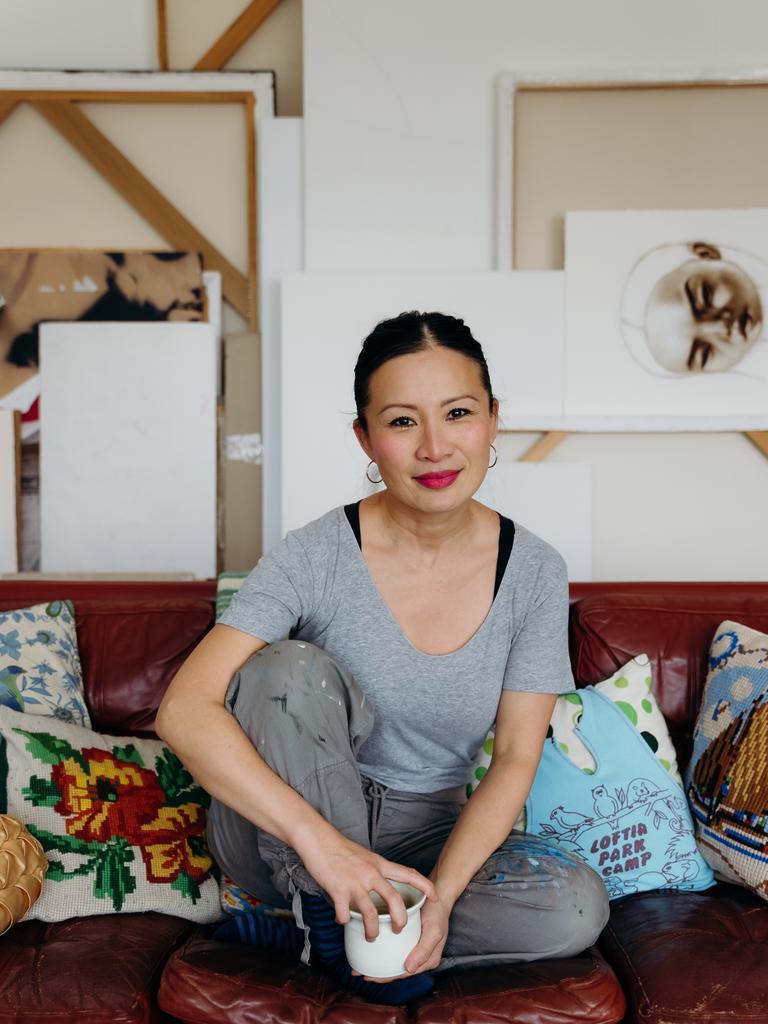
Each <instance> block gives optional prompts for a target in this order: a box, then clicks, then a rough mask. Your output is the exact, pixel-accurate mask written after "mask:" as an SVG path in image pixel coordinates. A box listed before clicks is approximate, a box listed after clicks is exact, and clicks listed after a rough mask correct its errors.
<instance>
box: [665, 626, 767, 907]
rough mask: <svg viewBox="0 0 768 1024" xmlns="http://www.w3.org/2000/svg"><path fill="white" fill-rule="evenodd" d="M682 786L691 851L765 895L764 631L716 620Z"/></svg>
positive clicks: (719, 871)
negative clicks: (695, 846)
mask: <svg viewBox="0 0 768 1024" xmlns="http://www.w3.org/2000/svg"><path fill="white" fill-rule="evenodd" d="M685 783H686V792H687V795H688V800H689V802H690V804H691V808H692V811H693V817H694V821H695V823H696V833H697V838H698V843H699V849H700V850H701V852H702V854H703V856H704V857H705V859H706V860H707V862H708V863H709V865H710V866H711V867H712V868H713V869H714V870H715V872H716V873H717V874H718V875H719V876H720V877H721V878H725V879H728V880H729V881H731V882H736V883H737V884H739V885H743V886H746V887H747V888H748V889H751V890H752V891H753V892H755V893H756V894H757V895H758V896H761V897H762V898H763V899H768V635H766V634H765V633H760V632H758V631H757V630H755V629H751V628H750V627H749V626H745V625H741V624H740V623H738V622H731V621H725V622H722V623H721V624H720V626H719V628H718V629H717V631H716V633H715V636H714V639H713V641H712V644H711V647H710V652H709V663H708V672H707V681H706V684H705V687H704V694H703V697H702V701H701V705H700V708H699V714H698V717H697V720H696V727H695V729H694V733H693V755H692V757H691V761H690V764H689V766H688V769H687V771H686V778H685Z"/></svg>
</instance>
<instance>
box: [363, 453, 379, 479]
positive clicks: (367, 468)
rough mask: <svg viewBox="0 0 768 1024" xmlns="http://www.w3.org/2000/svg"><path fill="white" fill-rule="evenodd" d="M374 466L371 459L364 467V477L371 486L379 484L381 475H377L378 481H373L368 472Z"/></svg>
mask: <svg viewBox="0 0 768 1024" xmlns="http://www.w3.org/2000/svg"><path fill="white" fill-rule="evenodd" d="M375 465H376V463H375V462H374V461H373V459H371V461H370V462H369V463H368V465H367V466H366V467H365V475H366V476H367V477H368V479H369V480H370V481H371V483H372V484H380V483H381V475H379V479H378V480H374V479H373V477H372V476H371V474H370V472H369V470H370V468H371V466H375Z"/></svg>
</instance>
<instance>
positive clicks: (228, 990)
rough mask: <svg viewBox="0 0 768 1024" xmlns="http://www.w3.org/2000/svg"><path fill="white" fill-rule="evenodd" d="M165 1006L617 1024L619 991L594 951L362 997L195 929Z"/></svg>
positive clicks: (175, 962) (395, 1018) (444, 1022)
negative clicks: (419, 990)
mask: <svg viewBox="0 0 768 1024" xmlns="http://www.w3.org/2000/svg"><path fill="white" fill-rule="evenodd" d="M158 998H159V1003H160V1006H161V1007H162V1008H163V1010H165V1011H166V1013H169V1014H172V1015H173V1016H174V1017H178V1018H179V1019H180V1020H183V1021H188V1022H194V1024H273V1022H274V1021H275V1020H279V1021H281V1022H282V1024H289V1022H296V1024H298V1022H301V1024H311V1022H312V1021H321V1020H322V1021H323V1024H405V1022H406V1021H408V1020H411V1019H414V1017H415V1018H417V1019H418V1021H419V1024H449V1022H452V1021H456V1020H461V1021H463V1022H464V1024H472V1022H473V1021H477V1022H478V1024H479V1022H481V1021H482V1022H485V1021H488V1020H490V1019H494V1020H497V1021H505V1020H509V1021H511V1020H516V1021H517V1020H519V1021H536V1024H550V1022H551V1024H555V1022H556V1024H564V1022H565V1021H584V1022H594V1024H598V1022H600V1024H609V1022H611V1024H613V1022H616V1021H620V1020H621V1019H622V1016H623V1014H624V1009H625V1000H624V995H623V993H622V991H621V988H620V987H619V984H618V981H617V979H616V976H615V975H614V974H613V972H612V971H611V969H610V968H609V967H608V965H607V964H606V963H605V961H604V960H603V958H602V957H601V955H600V954H599V953H598V952H597V951H596V950H588V951H587V952H586V953H584V954H582V956H580V957H575V958H573V959H568V960H541V961H538V962H537V963H532V964H514V965H505V966H500V967H483V968H482V969H473V970H465V971H446V972H445V973H444V974H438V975H437V979H436V983H435V990H434V993H433V994H432V995H431V996H429V997H427V998H426V999H424V1000H421V1001H419V1002H418V1003H416V1004H413V1005H411V1006H409V1007H408V1008H407V1009H406V1008H404V1007H392V1006H382V1005H373V1004H371V1003H365V1002H362V1001H361V1000H359V999H356V998H355V997H354V996H351V995H350V994H349V993H347V992H345V991H344V990H343V989H341V988H339V987H338V986H337V985H336V984H335V983H334V982H332V981H330V980H329V979H327V978H326V977H325V976H324V975H323V974H321V973H320V972H319V971H316V970H314V969H313V968H311V967H307V966H305V965H304V964H299V963H293V962H291V961H289V960H287V959H285V958H284V957H282V956H278V955H277V954H271V953H265V952H264V951H262V950H254V949H253V948H251V947H248V946H236V945H232V944H229V943H223V942H216V941H215V940H213V939H209V938H206V934H205V931H204V930H202V929H199V930H198V931H196V933H195V934H194V935H192V936H191V937H190V938H189V939H188V940H187V941H186V943H185V944H184V945H183V946H182V947H181V948H180V949H179V950H178V951H177V952H176V953H175V954H174V955H173V956H172V957H171V959H170V960H169V962H168V965H167V966H166V969H165V971H164V973H163V978H162V981H161V983H160V993H159V997H158Z"/></svg>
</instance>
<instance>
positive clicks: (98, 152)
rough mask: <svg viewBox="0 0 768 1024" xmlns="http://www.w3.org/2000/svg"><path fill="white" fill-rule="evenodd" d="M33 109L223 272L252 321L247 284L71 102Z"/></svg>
mask: <svg viewBox="0 0 768 1024" xmlns="http://www.w3.org/2000/svg"><path fill="white" fill-rule="evenodd" d="M32 106H33V107H34V108H35V110H37V111H38V113H40V114H41V115H42V116H43V117H44V118H45V119H46V121H47V122H48V123H49V124H50V125H51V126H52V127H53V128H55V129H56V131H58V132H59V133H60V134H61V135H62V136H63V137H64V138H65V139H66V140H67V142H69V143H70V144H71V145H72V146H74V148H75V149H76V150H77V151H78V152H79V153H80V154H81V155H82V156H84V157H85V159H86V160H87V161H88V162H89V163H90V164H91V165H92V166H93V167H94V168H95V169H96V170H97V171H98V172H99V173H100V174H101V175H102V177H103V178H104V179H105V180H106V181H108V182H109V183H110V185H112V187H113V188H114V189H115V190H116V191H117V192H119V193H120V195H121V196H123V198H124V199H126V200H127V201H128V202H129V203H130V204H131V206H132V207H133V208H134V210H136V212H137V213H139V214H140V215H141V216H142V217H144V219H145V220H146V221H148V222H149V223H150V224H151V225H152V227H154V228H155V230H156V231H158V232H159V233H160V234H161V235H162V236H163V238H165V239H166V241H167V242H169V243H170V244H171V245H172V246H174V247H175V248H177V249H184V250H190V251H193V252H199V253H201V254H202V257H203V265H204V266H205V267H206V269H207V270H218V271H219V272H220V273H221V280H222V290H223V293H224V296H225V297H226V298H227V300H228V301H229V302H231V303H232V305H233V306H234V307H235V309H237V311H238V312H239V313H240V314H241V315H242V316H244V317H245V318H246V320H248V321H249V323H250V321H251V310H250V304H249V296H248V279H247V278H246V276H245V275H244V274H241V273H240V271H239V270H238V269H237V268H236V267H235V266H233V264H231V263H230V262H229V260H227V259H226V257H225V256H224V255H223V254H222V253H221V252H220V251H219V250H218V249H217V248H216V247H215V246H214V245H212V243H211V242H209V241H208V239H207V238H206V237H205V235H203V234H202V233H201V232H200V231H198V230H197V228H196V227H195V226H194V224H192V223H191V222H190V221H188V220H187V218H186V217H185V216H184V215H183V214H182V213H181V212H180V211H179V210H177V209H176V207H175V206H174V205H173V204H172V203H171V202H169V200H168V199H166V197H165V196H164V195H163V194H162V192H160V191H159V190H158V189H157V188H155V186H154V185H153V184H152V182H151V181H149V179H148V178H145V177H144V175H143V174H142V173H141V171H139V170H138V168H136V167H135V166H134V165H133V164H132V163H131V162H130V160H128V159H127V158H126V157H125V156H123V154H122V153H121V152H120V150H119V149H118V148H117V147H116V146H114V145H113V144H112V143H111V142H110V141H109V139H108V138H107V137H106V136H105V135H102V133H101V132H100V131H99V130H98V128H97V127H96V126H95V125H94V124H93V123H92V122H91V121H89V120H88V118H87V117H86V116H85V114H83V112H82V111H81V110H79V109H78V107H77V106H75V104H74V103H72V102H61V101H59V102H53V101H50V100H34V101H33V103H32Z"/></svg>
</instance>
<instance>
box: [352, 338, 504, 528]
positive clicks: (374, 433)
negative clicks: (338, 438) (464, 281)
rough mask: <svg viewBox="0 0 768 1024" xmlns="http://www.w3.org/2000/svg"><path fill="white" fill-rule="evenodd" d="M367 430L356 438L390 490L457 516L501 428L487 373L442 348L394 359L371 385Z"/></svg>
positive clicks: (420, 505)
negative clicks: (491, 402) (486, 382)
mask: <svg viewBox="0 0 768 1024" xmlns="http://www.w3.org/2000/svg"><path fill="white" fill-rule="evenodd" d="M369 395H370V398H369V402H368V407H367V409H366V410H365V415H366V420H367V424H368V430H367V432H365V431H363V429H362V428H361V427H360V425H359V424H358V423H356V424H355V433H356V435H357V439H358V441H359V442H360V444H361V446H362V448H363V450H364V451H365V453H366V455H367V456H368V457H369V458H370V459H373V461H374V462H375V463H376V465H377V466H378V469H379V473H380V475H381V478H382V480H383V481H384V483H385V485H386V487H387V490H388V492H389V493H390V494H391V495H392V496H393V497H395V498H397V499H399V500H400V501H402V502H403V503H404V504H405V505H408V506H409V507H410V508H414V509H418V510H420V511H442V512H446V511H451V510H452V509H454V508H456V507H458V506H459V505H461V504H462V503H463V502H465V501H468V500H469V499H470V498H471V497H472V495H473V494H474V493H475V491H477V489H478V487H479V486H480V484H481V483H482V482H483V478H484V477H485V474H486V470H487V468H488V462H489V451H490V445H491V443H492V441H493V440H494V438H495V437H496V430H497V427H498V404H497V403H496V402H495V400H494V406H493V412H492V413H491V412H489V411H488V394H487V392H486V391H485V389H484V388H483V385H482V382H481V377H480V368H479V367H478V366H477V364H476V363H475V362H474V361H473V360H472V359H469V358H468V357H467V356H464V355H462V354H461V353H459V352H452V351H451V350H450V349H446V348H442V347H440V346H434V347H433V346H430V347H429V348H427V349H424V350H423V351H421V352H414V353H412V354H410V355H406V356H398V357H396V358H395V359H390V360H389V361H388V362H386V363H384V364H383V366H380V367H379V368H378V370H376V371H375V372H374V373H373V374H372V375H371V377H370V380H369Z"/></svg>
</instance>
